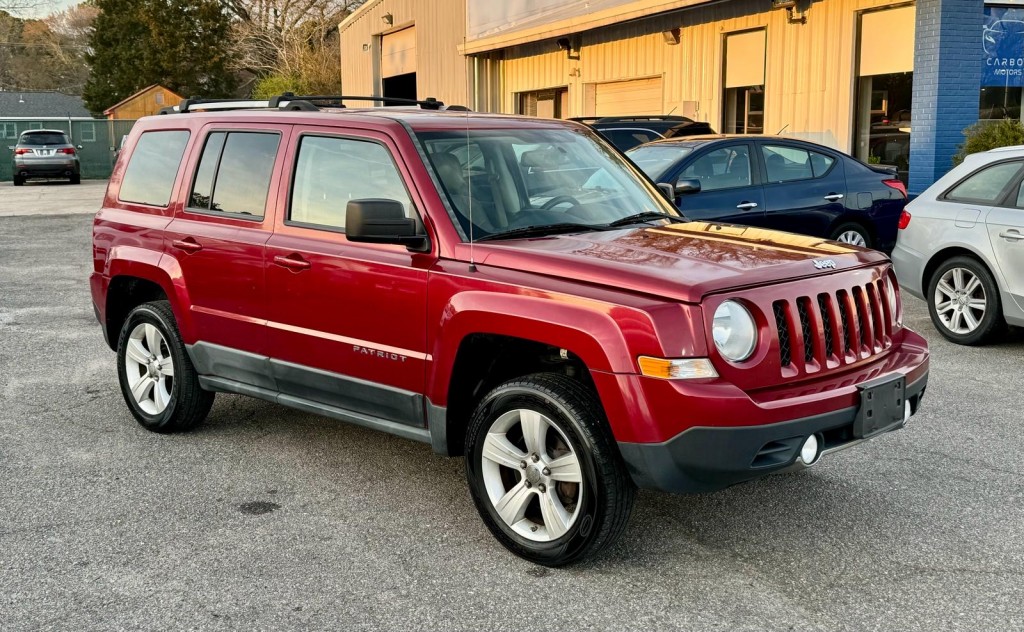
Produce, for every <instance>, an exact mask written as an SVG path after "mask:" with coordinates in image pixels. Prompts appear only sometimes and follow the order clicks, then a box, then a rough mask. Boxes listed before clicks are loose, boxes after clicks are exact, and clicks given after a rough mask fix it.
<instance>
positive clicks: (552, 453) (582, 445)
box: [466, 373, 636, 566]
mask: <svg viewBox="0 0 1024 632" xmlns="http://www.w3.org/2000/svg"><path fill="white" fill-rule="evenodd" d="M467 439H468V445H467V449H466V455H467V463H466V477H467V479H468V481H469V489H470V492H471V493H472V495H473V501H474V503H475V504H476V508H477V510H478V511H479V512H480V516H481V517H482V518H483V520H484V522H485V523H486V524H487V527H488V528H489V529H490V530H491V533H493V534H494V536H495V537H496V538H497V539H498V541H499V542H501V543H502V544H503V545H504V546H505V547H506V548H507V549H508V550H510V551H512V552H513V553H515V554H516V555H519V556H520V557H523V558H525V559H527V560H530V561H532V562H535V563H537V564H543V565H545V566H561V565H564V564H568V563H570V562H573V561H576V560H579V559H582V558H584V557H587V556H589V555H593V554H595V553H597V552H599V551H600V550H602V549H603V548H605V547H606V546H608V545H609V544H611V543H612V542H614V541H615V540H616V539H617V538H618V537H619V535H621V533H622V531H623V530H624V529H625V527H626V523H627V522H628V520H629V515H630V513H631V512H632V509H633V498H634V495H635V493H636V489H635V487H634V486H633V481H632V480H631V479H630V477H629V474H628V472H627V471H626V466H625V464H624V463H623V461H622V457H621V456H620V455H619V453H618V449H617V446H616V445H615V441H614V439H613V438H612V436H611V433H610V431H609V429H608V425H607V422H606V420H605V416H604V412H603V411H602V409H601V405H600V402H599V401H598V399H597V397H596V396H595V395H594V394H593V393H592V392H591V391H589V390H588V389H586V388H585V387H584V386H583V385H581V384H580V383H579V382H577V381H574V380H572V379H570V378H568V377H566V376H564V375H560V374H554V373H538V374H534V375H529V376H526V377H522V378H518V379H515V380H511V381H509V382H506V383H504V384H502V385H501V386H499V387H497V388H496V389H494V390H493V391H491V392H490V393H489V394H488V395H487V396H486V397H484V398H483V400H482V401H481V402H480V404H479V406H477V408H476V411H475V412H474V413H473V417H472V419H471V421H470V425H469V433H468V436H467Z"/></svg>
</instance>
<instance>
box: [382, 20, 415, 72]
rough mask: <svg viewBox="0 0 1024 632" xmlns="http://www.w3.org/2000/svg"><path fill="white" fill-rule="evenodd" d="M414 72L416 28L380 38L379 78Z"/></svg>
mask: <svg viewBox="0 0 1024 632" xmlns="http://www.w3.org/2000/svg"><path fill="white" fill-rule="evenodd" d="M410 72H416V27H409V28H407V29H402V30H401V31H396V32H394V33H389V34H388V35H385V36H384V37H382V38H381V43H380V76H381V77H384V78H387V77H395V76H398V75H405V74H408V73H410Z"/></svg>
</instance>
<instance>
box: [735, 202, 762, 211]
mask: <svg viewBox="0 0 1024 632" xmlns="http://www.w3.org/2000/svg"><path fill="white" fill-rule="evenodd" d="M736 208H738V209H740V210H741V211H749V210H750V209H752V208H757V202H740V203H739V204H737V205H736Z"/></svg>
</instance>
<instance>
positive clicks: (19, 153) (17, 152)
mask: <svg viewBox="0 0 1024 632" xmlns="http://www.w3.org/2000/svg"><path fill="white" fill-rule="evenodd" d="M31 151H32V150H31V149H24V148H22V149H15V150H14V155H15V156H24V155H25V154H27V153H30V152H31Z"/></svg>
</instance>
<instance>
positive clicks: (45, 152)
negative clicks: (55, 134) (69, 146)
mask: <svg viewBox="0 0 1024 632" xmlns="http://www.w3.org/2000/svg"><path fill="white" fill-rule="evenodd" d="M54 151H55V150H53V149H37V150H36V154H37V155H39V156H52V155H53V152H54Z"/></svg>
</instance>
